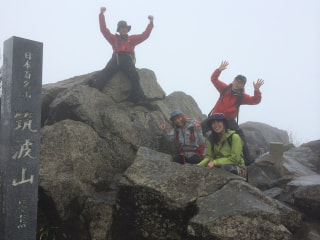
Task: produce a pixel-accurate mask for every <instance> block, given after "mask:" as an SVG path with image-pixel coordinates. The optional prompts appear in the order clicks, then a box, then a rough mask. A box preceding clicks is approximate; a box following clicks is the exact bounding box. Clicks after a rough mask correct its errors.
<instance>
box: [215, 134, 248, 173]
mask: <svg viewBox="0 0 320 240" xmlns="http://www.w3.org/2000/svg"><path fill="white" fill-rule="evenodd" d="M226 141H227V140H226ZM224 144H228V143H226V142H225V143H224ZM213 162H214V166H217V167H218V166H221V165H225V164H232V165H236V166H239V167H243V166H244V160H243V158H242V140H241V138H240V136H239V135H238V134H233V135H232V146H231V149H230V155H229V156H228V157H223V158H218V159H214V160H213Z"/></svg>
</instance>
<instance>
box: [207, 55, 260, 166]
mask: <svg viewBox="0 0 320 240" xmlns="http://www.w3.org/2000/svg"><path fill="white" fill-rule="evenodd" d="M228 65H229V63H228V62H227V61H222V63H221V65H220V67H219V68H218V69H216V70H215V71H214V72H213V74H212V76H211V82H212V83H213V85H214V86H215V88H216V89H217V90H218V91H219V93H220V97H219V99H218V101H217V103H216V105H215V106H214V108H213V109H212V111H211V112H210V113H209V117H210V115H212V114H215V113H223V114H224V115H225V116H226V118H227V120H228V126H229V128H230V129H233V130H235V131H236V132H237V133H238V134H239V135H240V137H241V139H242V140H243V152H244V156H245V161H246V165H249V164H251V163H252V162H254V160H253V159H252V157H251V156H250V152H249V148H248V145H247V141H246V139H245V136H244V133H243V131H242V129H241V128H239V126H238V123H237V122H236V121H235V118H237V120H238V112H239V107H240V105H245V104H247V105H255V104H258V103H260V101H261V92H260V87H261V86H262V85H263V84H264V81H263V80H262V79H258V80H257V82H256V83H255V82H253V87H254V96H249V95H248V94H246V93H245V91H244V86H245V84H246V81H247V79H246V77H245V76H243V75H238V76H236V77H235V79H234V80H233V82H232V83H231V84H229V85H227V84H226V83H224V82H222V81H220V80H219V79H218V78H219V76H220V74H221V72H222V71H223V70H225V69H226V68H227V66H228ZM207 120H208V119H207ZM207 120H205V121H203V122H202V123H201V126H202V130H203V134H204V135H206V132H208V131H209V130H210V127H209V128H208V125H207V123H206V122H207Z"/></svg>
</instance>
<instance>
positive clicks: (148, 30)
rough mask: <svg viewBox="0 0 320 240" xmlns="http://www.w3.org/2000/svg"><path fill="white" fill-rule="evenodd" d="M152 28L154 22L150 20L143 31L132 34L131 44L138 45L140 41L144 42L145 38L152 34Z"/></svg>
mask: <svg viewBox="0 0 320 240" xmlns="http://www.w3.org/2000/svg"><path fill="white" fill-rule="evenodd" d="M152 29H153V22H150V23H149V24H148V26H147V28H146V30H145V31H144V32H143V33H141V34H137V35H131V36H130V42H131V44H132V45H133V46H136V45H138V44H139V43H142V42H143V41H144V40H146V39H147V38H148V37H149V36H150V34H151V31H152Z"/></svg>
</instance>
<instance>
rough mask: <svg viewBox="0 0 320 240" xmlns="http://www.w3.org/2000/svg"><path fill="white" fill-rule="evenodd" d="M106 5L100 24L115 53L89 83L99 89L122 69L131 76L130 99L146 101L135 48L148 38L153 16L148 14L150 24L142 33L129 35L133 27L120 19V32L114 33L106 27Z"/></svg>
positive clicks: (101, 10) (100, 15) (102, 10)
mask: <svg viewBox="0 0 320 240" xmlns="http://www.w3.org/2000/svg"><path fill="white" fill-rule="evenodd" d="M105 11H106V8H105V7H101V8H100V14H99V24H100V31H101V33H102V35H103V36H104V37H105V38H106V39H107V41H108V42H109V43H110V44H111V46H112V49H113V54H112V57H111V60H110V61H109V62H108V63H107V65H106V67H105V68H104V69H103V70H102V71H100V72H99V73H98V74H97V75H96V76H94V77H93V78H92V79H90V80H89V81H88V85H89V86H91V87H94V88H97V89H99V90H100V91H101V90H102V89H103V88H104V86H105V84H106V83H107V82H108V81H109V80H110V79H111V78H112V76H113V75H114V74H115V73H116V72H117V71H118V70H121V71H123V73H124V74H125V75H126V76H127V77H128V78H129V80H130V81H131V85H132V93H131V95H130V97H129V100H131V101H133V102H134V103H137V102H139V101H146V97H145V95H144V94H143V92H142V89H141V86H140V77H139V74H138V72H137V69H136V67H135V54H134V48H135V46H136V45H138V44H140V43H141V42H143V41H144V40H146V39H147V38H148V37H149V36H150V33H151V30H152V29H153V16H148V19H149V21H150V22H149V24H148V26H147V28H146V30H145V31H144V32H143V33H142V34H137V35H131V36H129V35H128V32H129V31H130V29H131V26H130V25H127V22H126V21H119V22H118V26H117V32H118V33H119V34H112V33H111V32H110V30H109V29H108V28H107V27H106V22H105V17H104V13H105Z"/></svg>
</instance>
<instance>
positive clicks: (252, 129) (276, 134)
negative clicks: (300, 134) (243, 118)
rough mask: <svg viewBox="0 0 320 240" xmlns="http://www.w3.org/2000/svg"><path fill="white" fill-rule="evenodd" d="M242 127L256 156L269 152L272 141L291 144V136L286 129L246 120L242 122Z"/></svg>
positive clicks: (251, 151)
mask: <svg viewBox="0 0 320 240" xmlns="http://www.w3.org/2000/svg"><path fill="white" fill-rule="evenodd" d="M240 128H241V129H242V130H243V132H244V135H245V136H246V140H247V142H248V145H249V149H250V153H251V155H252V156H253V157H254V158H257V157H259V155H261V154H263V153H265V152H268V151H269V149H270V148H269V147H270V142H282V143H283V144H285V145H286V144H289V136H288V133H287V132H286V131H283V130H280V129H278V128H275V127H271V126H269V125H267V124H264V123H258V122H245V123H243V124H240Z"/></svg>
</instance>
